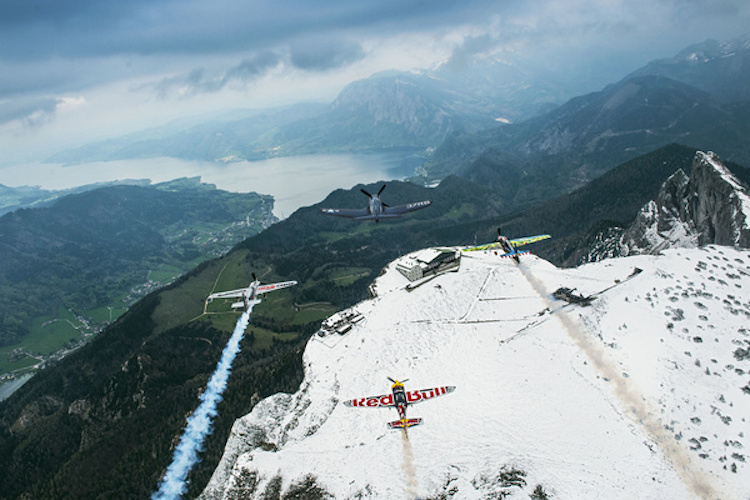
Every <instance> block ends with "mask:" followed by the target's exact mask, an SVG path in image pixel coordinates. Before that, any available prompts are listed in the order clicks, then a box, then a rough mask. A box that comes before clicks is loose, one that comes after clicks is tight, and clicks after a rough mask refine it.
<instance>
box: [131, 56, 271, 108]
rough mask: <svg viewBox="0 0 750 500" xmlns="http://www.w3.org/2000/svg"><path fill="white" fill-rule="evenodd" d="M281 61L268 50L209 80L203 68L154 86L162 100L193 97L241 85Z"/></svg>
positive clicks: (264, 72)
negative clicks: (229, 86)
mask: <svg viewBox="0 0 750 500" xmlns="http://www.w3.org/2000/svg"><path fill="white" fill-rule="evenodd" d="M280 62H281V59H280V58H279V56H278V55H276V54H275V53H273V52H271V51H262V52H260V53H258V54H255V55H253V56H252V57H249V58H246V59H244V60H242V62H240V63H239V64H238V65H236V66H233V67H231V68H229V69H228V70H227V71H226V72H225V73H224V74H223V75H220V76H217V77H211V76H208V75H207V74H206V70H205V69H204V68H198V69H194V70H193V71H191V72H189V73H188V74H186V75H180V76H173V77H169V78H164V79H162V80H161V81H159V82H158V83H156V84H153V85H147V86H142V87H140V89H143V88H148V87H153V89H154V90H155V91H156V93H157V95H158V96H159V98H161V99H167V98H171V97H190V96H192V95H196V94H203V93H211V92H218V91H220V90H222V89H223V88H225V87H226V86H227V85H230V84H237V85H240V86H244V85H247V84H250V83H252V82H253V81H254V80H256V79H257V78H259V77H261V76H263V75H264V74H266V72H268V71H269V70H271V69H273V68H275V67H277V66H278V65H279V63H280Z"/></svg>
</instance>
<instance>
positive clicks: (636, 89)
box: [421, 36, 750, 190]
mask: <svg viewBox="0 0 750 500" xmlns="http://www.w3.org/2000/svg"><path fill="white" fill-rule="evenodd" d="M748 61H750V36H747V37H744V38H741V39H737V40H734V41H731V42H725V43H719V42H705V43H704V44H700V45H698V46H694V47H691V48H690V49H686V50H685V51H683V52H681V53H680V55H678V56H677V57H675V58H674V59H669V60H661V61H654V62H652V63H649V64H648V65H646V66H645V67H644V68H641V69H639V70H637V71H635V72H634V73H632V74H631V75H629V76H627V77H626V78H624V79H623V80H621V81H620V82H618V83H615V84H611V85H608V86H607V87H605V88H604V89H603V90H601V91H599V92H593V93H590V94H587V95H583V96H579V97H575V98H573V99H571V100H570V101H568V102H567V103H565V104H563V105H562V106H560V107H559V108H556V109H554V110H552V111H550V112H548V113H546V114H544V115H541V116H537V117H534V118H531V119H529V120H526V121H524V122H522V123H519V124H509V125H506V126H502V127H497V128H494V129H492V130H485V131H481V132H477V133H474V134H469V133H456V134H454V135H452V136H451V137H449V138H448V139H447V140H446V141H445V142H444V143H443V144H442V145H441V146H440V148H438V149H437V151H436V152H435V154H434V156H433V158H432V159H431V160H430V161H428V162H427V164H426V165H425V166H424V167H423V168H422V169H421V176H422V178H423V179H425V181H426V182H430V181H432V180H434V179H439V178H442V177H444V176H445V175H448V174H450V173H458V174H459V175H466V176H469V177H470V178H476V176H475V174H474V173H475V171H476V170H477V169H482V170H483V171H485V172H488V171H496V172H497V174H496V175H498V176H502V177H505V176H506V174H507V173H508V172H507V168H508V165H513V168H514V169H515V170H517V171H521V170H522V171H525V172H526V175H529V174H537V175H531V177H530V178H529V179H528V182H532V183H538V182H540V179H541V178H544V177H550V176H551V177H554V178H555V184H556V185H557V186H558V187H562V188H563V189H565V190H570V189H573V188H575V187H578V186H580V185H582V184H583V183H585V182H587V181H588V180H590V179H593V178H594V177H597V176H598V175H601V174H602V173H603V172H605V171H606V170H608V169H609V168H612V167H613V166H615V165H618V164H620V163H622V162H624V161H627V160H628V159H631V158H635V157H636V156H639V155H641V154H644V153H646V152H649V151H653V150H654V149H657V148H659V147H661V146H664V145H666V144H669V143H673V142H677V143H682V144H689V145H691V146H693V147H697V148H700V149H704V150H713V151H719V152H721V154H722V157H723V158H725V159H726V160H729V161H734V162H737V163H741V164H746V165H748V164H750V145H748V142H747V141H746V140H745V138H746V137H748V135H750V98H748V92H749V91H748V90H747V88H748V86H747V85H746V82H747V78H748V75H750V64H749V63H748ZM510 175H511V179H513V177H514V175H513V172H512V171H511V172H510Z"/></svg>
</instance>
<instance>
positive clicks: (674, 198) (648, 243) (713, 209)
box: [619, 151, 750, 255]
mask: <svg viewBox="0 0 750 500" xmlns="http://www.w3.org/2000/svg"><path fill="white" fill-rule="evenodd" d="M708 243H717V244H719V245H729V246H740V247H743V248H748V247H750V195H749V194H748V191H747V188H746V187H745V186H743V185H742V183H741V182H740V181H739V180H738V179H737V178H736V177H735V176H734V175H733V174H732V172H730V171H729V169H728V168H727V167H726V166H725V165H724V163H723V162H722V161H721V159H720V158H719V156H718V155H716V154H714V153H712V152H708V153H703V152H701V151H698V152H697V153H696V155H695V159H694V160H693V169H692V172H691V173H690V177H688V176H687V175H686V174H685V173H684V172H683V171H682V170H678V171H677V172H675V173H674V174H673V175H672V176H671V177H670V178H669V179H668V180H667V181H666V182H665V183H664V185H663V186H662V188H661V191H660V192H659V195H658V196H657V198H656V200H654V201H651V202H649V203H647V204H646V206H645V207H643V208H642V209H641V211H640V213H639V214H638V217H637V218H636V221H635V222H634V223H633V225H632V226H631V227H630V228H628V229H627V230H626V231H625V233H624V235H623V236H622V238H621V239H620V242H619V246H620V248H619V254H620V255H628V254H634V253H656V252H659V251H661V250H662V249H664V248H668V247H669V248H672V247H693V248H694V247H696V246H698V245H699V244H700V245H705V244H708Z"/></svg>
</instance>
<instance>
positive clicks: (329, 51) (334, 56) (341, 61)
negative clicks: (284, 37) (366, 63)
mask: <svg viewBox="0 0 750 500" xmlns="http://www.w3.org/2000/svg"><path fill="white" fill-rule="evenodd" d="M289 53H290V54H289V57H290V60H291V63H292V65H293V66H295V67H297V68H299V69H302V70H306V71H325V70H329V69H336V68H340V67H342V66H346V65H349V64H351V63H354V62H356V61H359V60H361V59H363V58H364V57H365V51H364V49H363V48H362V45H361V44H360V43H359V42H356V41H353V40H334V39H327V38H325V39H318V40H312V41H304V42H297V43H294V44H292V46H291V48H290V51H289Z"/></svg>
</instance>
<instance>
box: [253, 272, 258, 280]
mask: <svg viewBox="0 0 750 500" xmlns="http://www.w3.org/2000/svg"><path fill="white" fill-rule="evenodd" d="M253 281H258V278H257V277H256V276H255V273H253Z"/></svg>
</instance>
